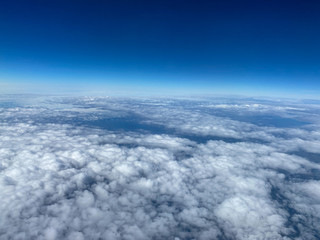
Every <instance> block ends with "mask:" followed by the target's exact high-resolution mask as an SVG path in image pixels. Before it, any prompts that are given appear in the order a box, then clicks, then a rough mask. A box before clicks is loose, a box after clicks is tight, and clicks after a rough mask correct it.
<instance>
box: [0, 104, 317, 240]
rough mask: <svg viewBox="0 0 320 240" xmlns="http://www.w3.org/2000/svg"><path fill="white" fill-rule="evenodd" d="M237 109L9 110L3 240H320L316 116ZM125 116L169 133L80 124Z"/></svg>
mask: <svg viewBox="0 0 320 240" xmlns="http://www.w3.org/2000/svg"><path fill="white" fill-rule="evenodd" d="M228 101H230V100H228ZM228 101H227V100H223V99H222V100H221V99H220V100H217V99H216V100H214V99H208V100H203V99H202V100H201V101H200V100H188V101H187V100H168V99H160V100H149V99H133V100H132V99H131V100H127V99H110V98H77V99H54V100H50V101H47V102H45V103H46V104H43V105H42V106H41V107H40V106H34V105H30V106H20V107H19V108H17V107H16V106H14V107H11V106H9V107H4V108H2V109H1V111H0V115H1V119H2V120H1V124H0V136H1V139H0V159H1V165H0V170H1V174H0V192H1V198H0V238H1V239H319V236H320V227H319V224H318V223H319V222H320V214H319V213H320V201H319V197H320V196H319V192H320V178H319V173H320V164H319V162H318V161H315V159H316V158H317V156H318V155H317V154H319V153H320V152H319V149H320V146H319V145H320V132H319V130H318V129H319V128H318V126H319V125H318V122H317V121H316V120H315V118H314V116H313V115H314V114H317V110H316V109H317V106H310V107H308V105H305V104H302V105H301V104H300V105H299V104H298V103H295V104H293V103H287V104H286V105H283V106H274V103H272V102H271V103H270V102H267V104H266V103H265V102H259V101H258V100H256V101H257V102H256V103H248V102H247V101H245V100H243V99H242V100H238V103H237V104H236V105H235V104H234V103H232V102H228ZM250 101H252V100H250ZM64 104H67V105H65V108H64V107H63V106H64ZM250 104H251V105H250ZM254 104H256V105H254ZM57 106H58V107H57ZM193 106H198V107H199V108H198V111H196V112H195V109H194V107H193ZM67 108H68V109H67ZM230 108H232V109H238V110H237V111H239V112H240V113H241V112H244V113H246V111H250V112H251V114H255V115H259V112H261V111H263V112H264V114H265V113H266V112H267V113H269V112H272V111H273V109H274V112H276V114H277V117H284V116H285V117H286V118H288V117H291V118H293V119H299V118H300V117H301V118H303V121H305V122H308V124H306V125H305V126H300V127H298V128H297V127H296V126H294V127H290V128H283V127H275V126H264V125H259V124H257V125H256V124H254V122H251V123H249V122H244V121H240V120H237V119H236V116H235V115H232V116H226V115H225V114H226V112H225V109H230ZM310 108H311V109H313V110H315V111H312V113H311V111H310ZM83 109H86V110H85V111H84V110H83ZM208 109H224V110H223V112H221V111H220V110H219V111H217V112H215V114H213V113H212V112H208V111H207V110H208ZM297 109H298V110H299V111H301V112H299V113H298V114H299V116H300V117H297V116H296V115H297V112H296V111H297ZM292 111H293V112H292ZM252 112H253V113H252ZM130 116H139V117H138V118H130ZM67 118H68V119H69V120H68V119H67ZM115 118H116V119H121V118H124V119H125V121H127V122H129V123H132V124H134V123H135V124H137V125H134V126H140V125H143V124H149V125H150V126H152V124H155V125H157V126H162V127H163V128H157V131H153V128H152V127H150V128H144V129H137V131H134V128H129V130H128V129H127V130H126V129H125V127H123V128H119V127H116V128H114V129H111V128H110V126H109V127H108V126H105V127H103V126H102V125H99V126H97V125H90V124H81V120H82V121H84V122H86V123H89V122H90V121H95V120H97V119H98V120H99V119H115ZM50 119H60V121H59V122H58V123H54V121H53V120H52V121H48V120H50ZM75 120H76V122H77V124H72V122H73V121H75ZM106 123H108V121H107V122H106ZM159 129H163V132H162V133H161V131H160V130H159ZM191 135H192V136H193V137H194V138H186V137H183V136H191ZM203 136H206V137H207V138H206V141H196V139H197V137H203ZM224 138H229V139H230V138H233V139H237V141H224ZM307 153H309V155H308V154H307ZM310 154H311V155H312V156H313V158H312V159H309V158H308V156H310Z"/></svg>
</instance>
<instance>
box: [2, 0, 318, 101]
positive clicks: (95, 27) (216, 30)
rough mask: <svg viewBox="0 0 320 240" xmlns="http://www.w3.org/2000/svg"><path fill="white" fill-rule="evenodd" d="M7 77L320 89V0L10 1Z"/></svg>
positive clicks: (5, 32) (19, 81) (70, 85)
mask: <svg viewBox="0 0 320 240" xmlns="http://www.w3.org/2000/svg"><path fill="white" fill-rule="evenodd" d="M0 82H2V83H0V87H2V88H3V89H7V91H8V92H9V91H14V90H17V89H19V91H23V90H26V91H27V90H30V91H39V89H41V90H43V91H46V90H48V89H51V90H52V89H54V90H55V91H61V90H64V89H69V90H70V89H74V90H75V91H78V90H81V91H82V90H84V89H90V90H92V89H94V90H96V89H98V90H104V89H106V90H108V89H109V90H110V89H116V90H119V91H121V89H125V90H126V91H136V90H137V89H140V90H141V89H149V90H150V89H153V90H154V91H160V92H161V91H164V92H165V91H166V90H168V91H170V90H172V89H175V90H177V91H181V92H183V91H186V92H188V91H193V90H194V91H195V92H196V91H198V92H201V91H203V92H206V93H210V92H212V93H232V94H233V93H239V94H242V93H249V92H250V93H256V94H263V95H273V94H275V93H278V94H280V95H281V94H284V93H286V92H288V93H290V94H296V95H308V94H309V95H310V94H311V95H317V94H320V1H319V0H315V1H308V0H303V1H302V0H300V1H295V0H290V1H282V0H266V1H262V0H253V1H245V0H234V1H228V0H221V1H214V0H212V1H201V0H197V1H196V0H195V1H182V0H170V1H150V0H149V1H133V0H131V1H130V0H128V1H124V0H116V1H94V0H90V1H89V0H87V1H81V0H74V1H71V0H64V1H57V0H54V1H53V0H52V1H51V0H39V1H31V0H29V1H25V0H24V1H15V0H7V1H0ZM157 89H159V90H157ZM318 90H319V92H318ZM141 91H144V90H141Z"/></svg>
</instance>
